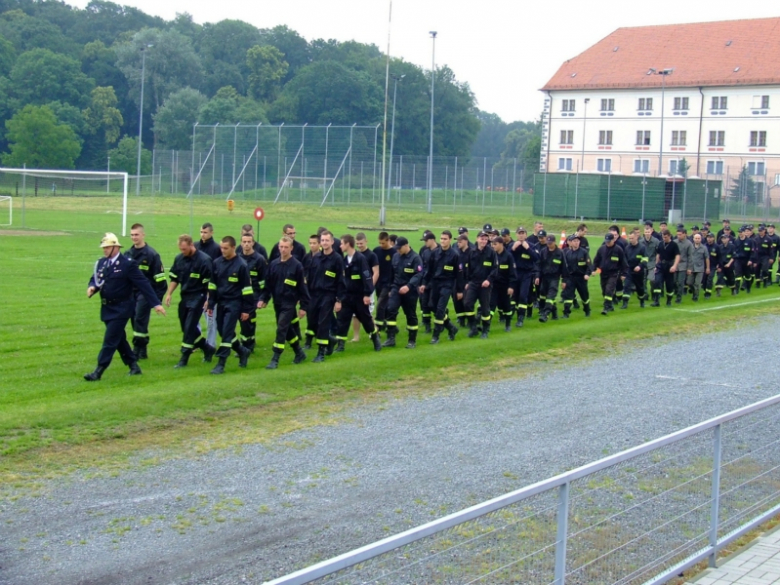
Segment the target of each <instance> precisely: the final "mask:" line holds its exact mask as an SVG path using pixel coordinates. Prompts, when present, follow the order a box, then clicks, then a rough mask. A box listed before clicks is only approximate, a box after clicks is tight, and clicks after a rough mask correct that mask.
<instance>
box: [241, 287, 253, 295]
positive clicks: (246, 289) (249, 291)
mask: <svg viewBox="0 0 780 585" xmlns="http://www.w3.org/2000/svg"><path fill="white" fill-rule="evenodd" d="M241 294H242V295H251V294H252V287H251V286H245V287H244V288H242V289H241Z"/></svg>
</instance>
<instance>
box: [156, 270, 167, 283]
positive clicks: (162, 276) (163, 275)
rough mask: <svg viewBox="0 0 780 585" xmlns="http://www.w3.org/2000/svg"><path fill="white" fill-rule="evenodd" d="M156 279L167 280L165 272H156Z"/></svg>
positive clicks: (157, 280)
mask: <svg viewBox="0 0 780 585" xmlns="http://www.w3.org/2000/svg"><path fill="white" fill-rule="evenodd" d="M154 280H155V281H156V282H162V281H163V280H165V273H164V272H161V273H160V274H155V276H154Z"/></svg>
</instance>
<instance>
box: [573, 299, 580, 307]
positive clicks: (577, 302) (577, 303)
mask: <svg viewBox="0 0 780 585" xmlns="http://www.w3.org/2000/svg"><path fill="white" fill-rule="evenodd" d="M573 307H574V308H575V309H579V308H580V303H579V301H577V299H574V304H573Z"/></svg>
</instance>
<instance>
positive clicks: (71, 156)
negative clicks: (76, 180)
mask: <svg viewBox="0 0 780 585" xmlns="http://www.w3.org/2000/svg"><path fill="white" fill-rule="evenodd" d="M5 126H6V129H7V135H6V138H7V140H8V144H9V149H10V152H7V153H5V154H3V164H5V165H6V166H9V167H21V166H23V165H27V167H28V168H39V169H72V168H74V163H75V161H76V159H77V158H78V156H79V154H80V153H81V146H80V145H79V141H78V138H77V137H76V133H75V132H74V131H73V129H72V128H71V127H70V126H67V125H65V124H59V123H58V121H57V118H56V116H55V115H54V113H53V112H52V111H51V109H50V108H49V107H47V106H34V105H27V106H25V107H24V109H22V110H21V111H20V112H17V113H16V114H15V115H14V117H13V118H11V119H10V120H8V121H7V122H6V123H5Z"/></svg>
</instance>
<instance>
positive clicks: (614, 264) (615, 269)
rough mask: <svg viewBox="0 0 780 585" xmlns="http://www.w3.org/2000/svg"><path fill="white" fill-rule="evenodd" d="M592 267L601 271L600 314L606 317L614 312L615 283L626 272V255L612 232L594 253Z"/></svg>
mask: <svg viewBox="0 0 780 585" xmlns="http://www.w3.org/2000/svg"><path fill="white" fill-rule="evenodd" d="M593 266H594V267H596V268H599V269H601V294H602V295H603V297H604V308H603V309H602V311H601V314H602V315H607V314H608V313H610V312H611V311H614V310H615V306H614V305H613V304H612V301H613V300H614V298H615V291H616V287H617V282H618V280H619V279H620V276H621V275H622V274H625V272H626V271H627V270H628V264H626V254H625V252H623V248H622V246H620V245H619V244H617V238H616V237H615V234H614V233H612V231H610V232H609V233H607V235H606V236H604V243H603V244H602V245H601V247H600V248H599V251H598V252H596V257H595V258H594V259H593ZM621 296H622V294H621Z"/></svg>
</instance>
